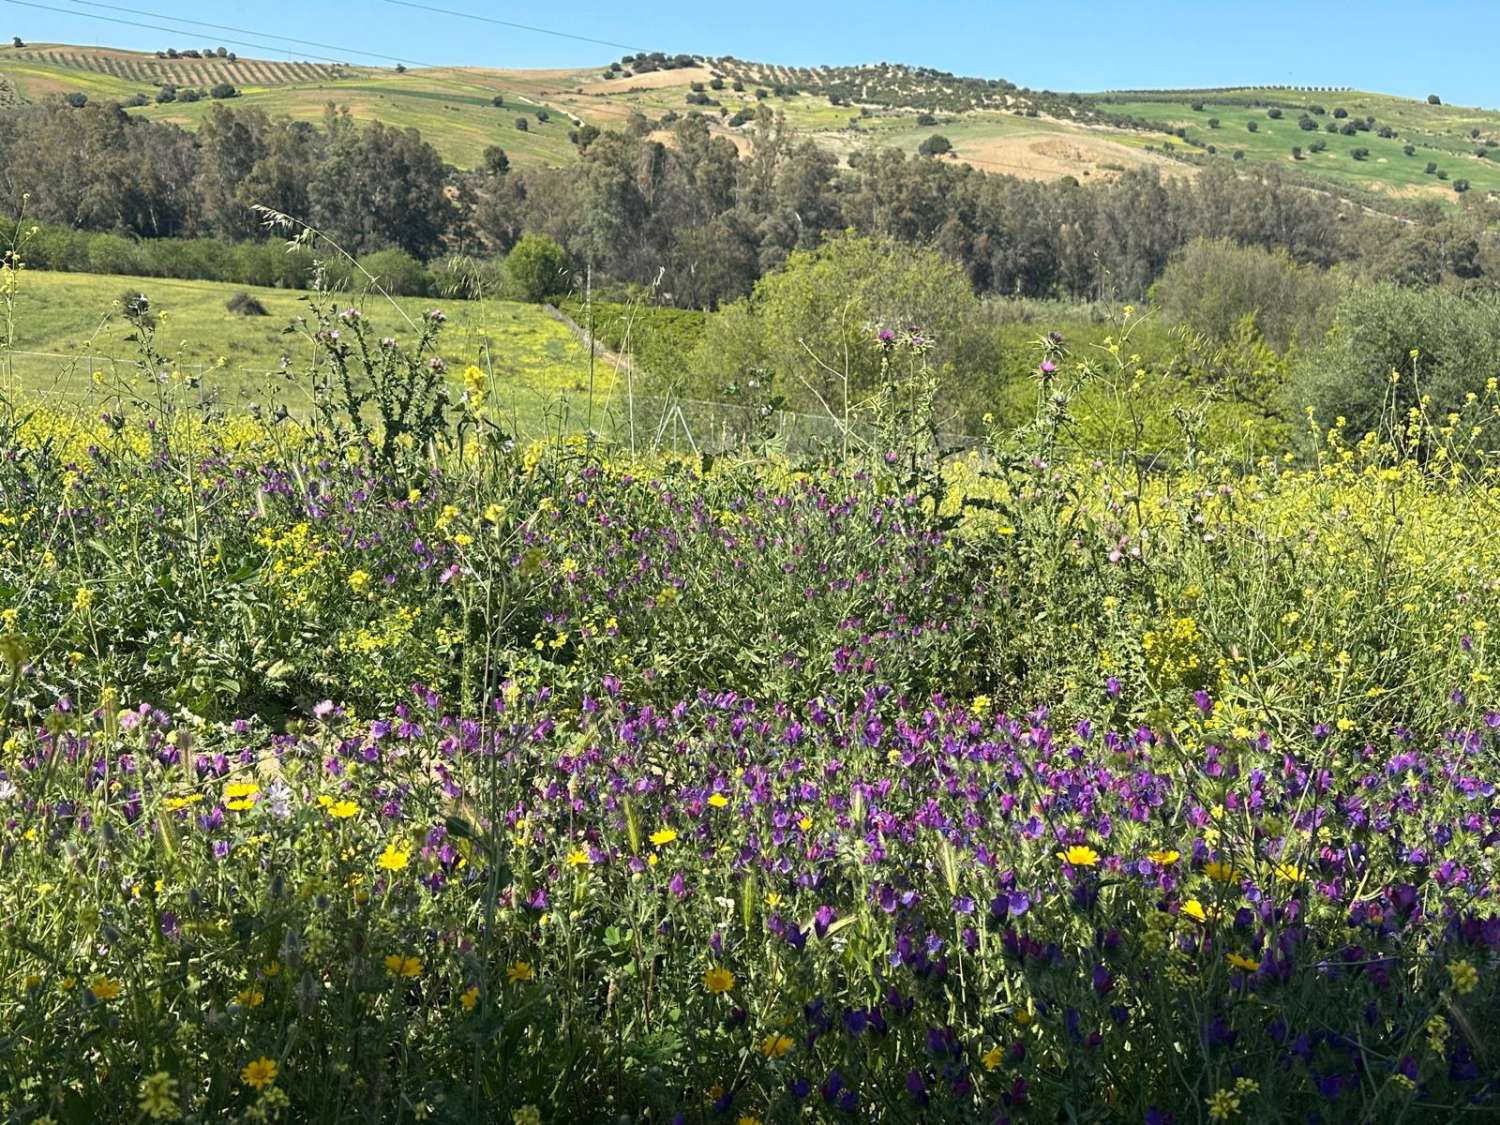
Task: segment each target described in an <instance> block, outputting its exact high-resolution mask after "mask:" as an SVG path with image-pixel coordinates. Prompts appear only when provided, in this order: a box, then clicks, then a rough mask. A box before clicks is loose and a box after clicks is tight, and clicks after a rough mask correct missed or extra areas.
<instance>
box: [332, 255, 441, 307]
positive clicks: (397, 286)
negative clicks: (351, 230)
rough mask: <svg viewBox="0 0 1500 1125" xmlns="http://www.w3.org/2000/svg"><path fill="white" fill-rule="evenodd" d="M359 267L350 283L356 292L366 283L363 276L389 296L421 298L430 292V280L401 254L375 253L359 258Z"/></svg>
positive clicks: (418, 267) (412, 261)
mask: <svg viewBox="0 0 1500 1125" xmlns="http://www.w3.org/2000/svg"><path fill="white" fill-rule="evenodd" d="M359 265H360V270H361V271H362V272H361V273H360V274H358V275H356V276H355V277H353V278H352V279H351V281H352V283H353V284H354V286H355V287H356V288H358V287H362V286H363V285H365V284H367V283H368V280H369V278H368V277H366V276H364V275H366V274H367V275H369V277H373V278H374V279H375V283H376V284H377V285H379V287H380V288H382V289H384V290H385V291H386V292H387V293H390V294H392V295H393V296H398V297H425V296H427V295H428V294H429V293H430V292H431V291H432V278H431V277H430V276H429V275H428V273H427V271H426V270H425V269H424V268H423V267H422V263H421V262H419V261H417V260H416V259H415V258H413V257H412V256H411V255H410V254H408V253H407V252H406V251H405V250H376V251H375V252H374V253H372V254H365V255H364V256H362V257H361V258H360V259H359Z"/></svg>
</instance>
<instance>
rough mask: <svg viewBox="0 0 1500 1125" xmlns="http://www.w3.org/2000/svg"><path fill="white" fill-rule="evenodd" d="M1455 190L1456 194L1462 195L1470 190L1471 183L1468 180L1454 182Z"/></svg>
mask: <svg viewBox="0 0 1500 1125" xmlns="http://www.w3.org/2000/svg"><path fill="white" fill-rule="evenodd" d="M1453 190H1454V191H1456V192H1458V193H1459V194H1460V195H1462V194H1463V193H1464V192H1466V191H1468V190H1469V181H1468V180H1454V181H1453Z"/></svg>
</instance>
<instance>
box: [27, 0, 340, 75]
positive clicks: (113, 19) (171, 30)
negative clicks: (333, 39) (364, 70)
mask: <svg viewBox="0 0 1500 1125" xmlns="http://www.w3.org/2000/svg"><path fill="white" fill-rule="evenodd" d="M5 3H7V4H12V5H15V6H16V7H19V8H36V9H38V10H40V11H43V12H57V13H59V14H61V15H64V16H73V17H74V18H78V17H82V18H83V19H87V20H103V21H104V22H105V23H118V24H124V25H125V26H126V27H144V28H146V29H147V30H149V31H165V32H166V33H167V34H169V35H182V34H184V32H183V30H182V28H180V27H162V26H161V25H160V24H155V23H142V22H141V21H139V20H122V19H120V18H119V17H117V16H95V15H85V14H84V13H83V12H76V11H71V10H69V9H68V8H54V7H52V5H50V4H37V3H33V2H32V0H5ZM224 42H225V43H232V44H233V45H234V46H236V47H250V48H252V49H253V50H257V51H286V48H285V47H277V46H273V45H272V44H269V43H247V42H245V41H244V40H240V39H225V40H224ZM308 57H309V58H312V59H316V60H318V61H319V62H327V63H342V62H343V61H344V60H343V59H336V58H333V57H332V56H330V55H309V56H308Z"/></svg>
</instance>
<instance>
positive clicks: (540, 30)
mask: <svg viewBox="0 0 1500 1125" xmlns="http://www.w3.org/2000/svg"><path fill="white" fill-rule="evenodd" d="M385 2H386V3H387V4H395V5H398V6H399V7H402V8H417V9H420V10H421V11H424V12H435V13H437V14H438V15H440V16H455V17H457V18H458V19H465V20H476V21H478V22H479V23H492V24H495V25H496V26H498V27H511V28H515V29H516V30H518V31H534V32H536V33H537V34H538V35H555V36H557V37H558V38H559V39H575V40H577V41H578V42H580V43H594V44H597V45H598V46H600V47H620V48H622V49H623V50H626V51H645V50H647V48H645V47H638V46H636V45H634V44H632V43H615V42H613V41H612V40H609V39H591V38H589V37H588V36H587V35H574V34H573V33H572V32H568V31H553V30H552V29H551V28H547V27H532V26H531V25H530V24H525V23H512V22H511V21H510V20H497V19H495V18H494V17H493V16H480V15H475V14H474V13H473V12H458V11H454V10H453V9H452V8H435V7H433V6H432V5H431V4H415V3H412V2H411V0H385Z"/></svg>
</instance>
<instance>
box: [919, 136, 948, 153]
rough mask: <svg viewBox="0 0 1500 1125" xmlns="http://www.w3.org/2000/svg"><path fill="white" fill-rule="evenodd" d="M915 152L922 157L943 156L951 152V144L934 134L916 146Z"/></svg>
mask: <svg viewBox="0 0 1500 1125" xmlns="http://www.w3.org/2000/svg"><path fill="white" fill-rule="evenodd" d="M917 151H918V152H919V153H921V154H922V155H923V156H943V155H944V154H946V153H950V152H952V151H953V142H952V141H950V140H949V139H948V138H947V137H945V136H943V135H942V134H941V133H934V134H933V135H932V136H930V137H928V138H927V139H926V140H925V141H923V142H922V143H921V144H920V145H918V146H917Z"/></svg>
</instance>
